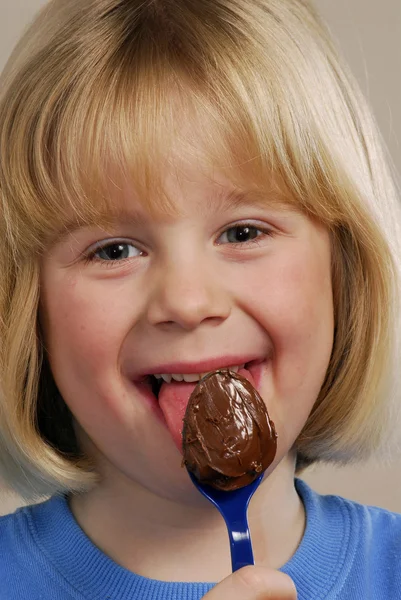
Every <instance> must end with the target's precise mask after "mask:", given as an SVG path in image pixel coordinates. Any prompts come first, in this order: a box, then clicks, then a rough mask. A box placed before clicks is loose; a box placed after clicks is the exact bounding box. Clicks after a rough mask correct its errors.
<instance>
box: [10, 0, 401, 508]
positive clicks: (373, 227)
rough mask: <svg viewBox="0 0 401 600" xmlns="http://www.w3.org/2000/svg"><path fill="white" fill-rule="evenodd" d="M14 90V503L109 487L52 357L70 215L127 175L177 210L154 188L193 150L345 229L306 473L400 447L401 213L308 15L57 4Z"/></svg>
mask: <svg viewBox="0 0 401 600" xmlns="http://www.w3.org/2000/svg"><path fill="white" fill-rule="evenodd" d="M0 86H1V88H0V89H1V92H0V149H1V157H2V158H1V164H0V200H1V216H0V236H1V240H2V244H1V245H0V327H1V330H0V331H1V332H0V336H1V349H0V387H1V402H0V473H1V474H2V475H3V478H4V479H5V480H6V481H8V482H9V483H10V485H11V486H12V487H13V488H14V489H15V490H16V491H17V492H19V493H20V494H22V496H23V497H25V498H26V499H33V498H36V497H39V496H41V495H44V494H50V493H54V492H63V491H66V490H71V491H72V490H84V489H87V488H88V487H90V486H91V485H93V484H94V482H95V481H96V473H95V472H94V469H93V466H92V465H91V462H90V459H89V458H88V457H85V456H83V455H82V453H81V452H80V450H79V448H78V445H77V442H76V438H75V434H74V428H73V417H72V415H71V414H70V412H69V410H68V408H67V407H66V405H65V403H64V402H63V400H62V398H60V395H59V393H58V391H57V386H56V384H55V382H54V380H53V378H52V375H51V370H50V367H49V363H48V360H47V357H46V352H45V348H44V343H43V340H42V336H41V331H40V323H39V318H38V306H39V301H40V288H39V276H40V268H39V263H40V257H41V255H42V253H43V252H44V251H45V250H46V249H47V248H48V247H49V245H50V244H51V243H52V240H54V239H57V235H59V233H60V231H63V229H65V228H66V227H68V226H69V225H68V222H69V221H70V220H71V215H73V218H74V219H75V220H76V221H77V222H80V223H86V222H94V221H99V220H100V219H101V220H105V219H106V220H107V216H106V215H107V214H110V211H111V212H112V211H113V206H110V203H109V201H108V195H107V187H108V186H109V185H110V181H112V179H111V175H110V173H111V172H112V171H113V168H115V169H116V170H117V171H118V172H119V173H120V174H121V175H122V176H123V177H129V178H131V180H132V181H133V182H134V184H135V186H136V188H138V190H139V191H140V194H139V195H140V197H142V198H143V202H146V204H147V206H148V207H149V208H150V210H155V209H157V210H169V208H171V207H169V199H168V198H167V196H166V195H165V194H163V188H162V181H160V178H159V177H158V173H160V172H161V171H162V169H160V165H161V164H162V163H163V162H166V161H167V162H168V155H169V151H170V150H172V149H173V148H174V147H176V146H177V145H179V143H181V142H182V144H185V148H184V151H183V154H184V155H188V156H190V157H193V156H198V157H199V156H200V154H201V160H200V161H199V164H200V165H201V164H203V163H202V161H206V163H207V164H209V165H210V164H211V165H214V166H215V168H218V169H221V170H225V171H226V172H227V173H228V174H229V175H230V177H231V178H232V179H233V181H235V182H237V183H239V184H240V183H241V181H242V182H244V181H245V182H246V181H247V182H249V181H251V182H252V183H253V185H254V186H255V187H257V188H258V189H259V190H262V191H263V190H270V189H271V185H272V184H271V182H272V175H274V176H277V177H278V178H279V180H280V181H281V182H282V183H283V186H284V187H285V189H286V190H287V193H288V198H289V201H290V202H293V203H295V204H296V205H297V206H298V207H299V208H300V209H302V210H303V211H305V213H306V214H307V215H309V216H311V217H312V218H316V219H318V220H319V222H321V223H323V224H325V225H326V226H327V227H328V228H329V230H330V232H331V237H332V247H333V267H332V268H333V275H332V276H333V294H334V306H335V339H334V345H333V351H332V356H331V361H330V365H329V368H328V371H327V376H326V380H325V382H324V384H323V387H322V389H321V392H320V394H319V397H318V398H317V400H316V403H315V406H314V409H313V411H312V413H311V415H310V417H309V419H308V421H307V423H306V425H305V427H304V429H303V431H302V432H301V435H300V436H299V438H298V440H297V441H296V450H297V453H298V468H301V467H302V466H305V465H307V464H310V463H312V462H314V461H317V460H325V461H337V462H346V461H349V460H354V459H362V458H366V457H368V456H369V455H370V454H371V453H372V452H373V451H377V450H378V449H379V448H383V447H384V442H385V441H386V439H387V437H388V432H389V422H390V421H392V422H393V423H394V419H395V416H396V410H395V406H396V402H397V400H398V398H397V397H396V389H397V381H396V376H397V368H396V362H395V361H396V358H397V357H398V356H399V354H398V344H399V336H400V327H399V322H398V319H399V316H398V315H399V297H398V288H399V260H400V246H399V241H398V240H399V235H398V227H399V224H400V223H401V218H400V210H399V205H398V201H397V197H396V192H395V189H394V185H393V183H392V180H391V177H390V175H389V173H388V170H387V167H386V164H385V160H384V158H383V153H382V150H381V143H380V140H379V135H378V133H377V128H376V126H375V124H374V122H373V119H372V117H371V114H370V111H369V109H368V108H367V106H366V103H365V101H364V99H363V97H362V95H361V94H360V92H359V91H358V88H357V86H356V85H355V83H354V81H353V79H352V77H351V75H350V74H349V72H348V71H347V69H346V68H345V67H344V66H342V65H341V63H340V61H339V59H338V57H337V54H336V51H335V50H334V49H333V46H332V43H331V41H330V39H329V36H328V34H327V32H326V29H325V28H324V26H323V25H322V24H321V22H320V20H319V18H318V16H317V15H316V13H315V11H314V9H313V8H312V6H311V5H310V4H309V2H307V1H306V0H141V1H139V0H53V1H51V2H50V3H49V4H48V5H46V6H45V7H44V9H43V10H42V11H41V13H40V14H39V15H38V17H37V19H36V20H35V22H34V23H33V24H32V26H31V27H30V28H29V29H28V31H27V32H26V33H25V35H24V36H23V38H22V40H21V41H20V43H19V44H18V46H17V48H16V49H15V51H14V53H13V55H12V56H11V58H10V61H9V63H8V65H7V67H6V69H5V71H4V73H3V75H2V79H1V81H0ZM184 121H187V122H188V123H191V122H193V123H196V124H197V135H196V139H194V140H193V143H192V141H191V139H188V136H187V137H185V136H182V123H183V122H184ZM181 138H182V139H181ZM200 148H202V149H203V151H202V152H201V151H200ZM112 183H113V184H114V182H113V181H112ZM156 191H157V193H156Z"/></svg>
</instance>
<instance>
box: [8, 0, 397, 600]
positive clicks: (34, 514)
mask: <svg viewBox="0 0 401 600" xmlns="http://www.w3.org/2000/svg"><path fill="white" fill-rule="evenodd" d="M0 144H1V157H2V159H1V165H0V198H1V206H2V210H1V216H0V235H1V240H2V244H1V248H0V266H1V268H0V277H1V285H0V316H1V319H0V323H1V350H0V352H1V354H0V356H1V361H0V365H1V367H0V368H1V376H0V381H1V404H0V407H1V415H0V423H1V425H0V427H1V430H0V431H1V434H0V456H1V474H2V476H3V477H4V478H5V480H6V481H8V482H9V484H10V485H11V486H12V487H13V488H14V489H15V490H16V491H17V492H19V493H20V494H21V495H22V496H23V497H24V498H25V499H27V500H29V501H34V500H37V499H39V498H42V497H43V495H50V496H51V497H50V499H49V500H47V501H45V502H42V503H40V504H38V505H34V506H30V507H27V508H23V509H20V510H19V511H17V512H16V513H15V514H14V515H10V516H8V517H4V518H3V519H1V520H0V539H1V544H0V582H1V583H0V586H1V587H0V589H1V597H3V598H7V600H14V599H18V600H23V599H28V598H29V600H33V599H35V600H38V599H39V598H41V599H50V598H51V599H52V600H54V599H55V598H57V599H62V600H67V599H68V600H70V599H72V598H74V599H77V598H79V599H83V598H85V599H99V600H100V599H101V600H104V599H105V598H113V600H128V598H130V599H131V598H152V599H153V598H154V599H167V598H174V599H179V600H181V599H188V600H190V599H197V598H200V597H202V596H204V595H205V594H206V596H207V597H208V598H210V600H222V599H223V598H224V599H225V598H230V599H233V600H236V599H237V598H238V600H239V599H242V600H244V599H248V598H249V599H251V598H252V599H256V598H274V599H276V600H278V599H287V600H289V599H291V600H293V599H294V598H295V597H296V596H297V597H298V598H299V599H300V600H311V599H312V598H313V599H314V598H316V599H317V598H326V599H328V598H332V599H334V598H341V599H344V600H353V599H356V598H358V599H360V598H364V599H368V598H375V600H381V599H386V600H388V598H392V599H393V600H394V599H397V598H401V570H400V569H399V565H398V563H399V559H398V557H399V556H400V553H401V517H400V516H397V515H393V514H390V513H388V512H386V511H383V510H379V509H374V508H368V507H362V506H359V505H357V504H353V503H351V502H349V501H346V500H344V499H341V498H338V497H320V496H318V495H317V494H315V493H314V492H313V491H312V490H311V489H310V488H308V487H307V486H306V485H305V484H304V483H303V482H302V481H301V480H299V479H296V478H295V474H299V473H300V472H301V471H302V469H304V468H305V467H306V466H308V465H310V464H312V463H313V462H315V461H318V460H319V461H331V462H338V463H347V462H349V461H351V460H360V459H364V458H366V457H368V456H370V455H371V454H372V453H373V452H379V450H380V451H381V452H383V451H384V450H386V449H387V451H388V449H389V448H391V447H392V446H391V445H390V444H388V443H387V442H389V441H391V440H390V431H391V430H390V425H391V426H392V427H393V430H394V431H395V430H396V425H397V418H398V412H397V411H396V410H395V406H396V404H397V401H398V396H397V381H396V375H397V370H399V369H397V364H396V358H397V356H398V344H399V334H400V330H399V322H398V315H399V297H398V289H399V260H400V247H399V241H398V240H399V235H397V233H398V229H399V225H400V223H401V219H400V210H399V204H398V201H397V198H396V194H395V191H394V187H393V185H392V182H391V179H390V176H389V174H388V172H387V169H386V166H385V162H384V160H383V156H382V152H381V149H380V143H379V141H378V134H377V131H376V128H375V125H374V123H373V121H372V118H371V116H370V114H369V111H368V109H367V107H366V105H365V102H364V100H363V98H362V97H361V95H360V93H359V91H358V89H357V87H356V86H355V84H354V82H353V80H352V78H351V76H350V74H349V73H348V71H347V70H346V69H345V68H344V67H343V66H342V65H341V64H340V62H339V60H338V58H337V56H336V53H335V51H334V50H333V47H332V45H331V42H330V41H329V38H328V36H327V33H326V30H325V28H324V26H323V25H322V24H321V23H320V21H319V18H318V17H317V15H316V13H315V11H314V9H313V8H312V7H311V6H310V4H309V2H307V1H306V0H141V1H140V2H139V0H52V1H51V2H50V3H49V4H48V5H47V6H45V8H44V9H43V10H42V12H41V14H40V15H39V16H38V18H37V20H36V21H35V22H34V23H33V25H32V26H31V28H30V29H29V30H28V31H27V32H26V34H25V36H24V38H23V39H22V41H21V42H20V44H19V45H18V47H17V48H16V50H15V52H14V54H13V56H12V57H11V59H10V62H9V64H8V66H7V67H6V70H5V72H4V74H3V78H2V82H1V99H0ZM224 367H230V368H233V369H237V368H239V367H244V368H245V369H246V372H247V373H248V377H249V378H250V379H251V380H252V381H253V382H254V384H255V385H256V387H257V388H258V390H259V392H260V394H261V395H262V397H263V398H264V400H265V402H266V404H267V407H268V410H269V413H270V415H271V416H272V418H273V420H274V421H275V424H276V429H277V432H278V450H277V455H276V458H275V460H274V462H273V464H272V465H271V467H269V469H268V471H267V472H266V477H265V480H264V482H263V484H262V485H261V486H260V488H259V489H258V491H257V493H256V495H255V496H254V498H253V500H252V504H251V507H250V511H249V520H250V526H251V530H252V536H253V546H254V552H255V558H256V563H257V566H256V567H249V568H246V569H244V570H240V571H238V572H237V573H236V574H234V575H229V572H230V566H229V565H230V558H229V548H228V543H227V535H226V531H225V526H224V524H223V523H222V520H221V518H220V516H219V515H218V514H217V511H215V509H214V508H213V507H212V506H211V505H209V504H208V503H207V502H206V501H205V500H204V499H203V498H202V497H201V496H200V495H199V493H198V492H197V490H196V489H195V488H194V487H193V486H192V484H191V482H190V480H189V478H188V475H187V473H186V472H185V470H184V469H182V468H181V452H180V430H181V422H182V415H183V412H184V410H185V406H186V403H187V402H188V398H189V395H190V393H191V392H192V390H193V389H194V386H195V385H196V380H197V379H199V377H200V376H201V375H202V373H205V372H209V371H212V370H214V369H217V368H224ZM160 376H162V378H160ZM161 382H162V385H161V386H160V383H161ZM221 580H222V581H221ZM205 582H207V583H205ZM213 582H220V583H219V584H217V585H216V586H215V587H214V584H213Z"/></svg>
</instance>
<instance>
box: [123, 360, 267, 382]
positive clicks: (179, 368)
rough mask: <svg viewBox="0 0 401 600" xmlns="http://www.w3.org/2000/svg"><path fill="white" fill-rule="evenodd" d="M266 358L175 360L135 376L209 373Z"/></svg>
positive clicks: (136, 377) (141, 377) (140, 377)
mask: <svg viewBox="0 0 401 600" xmlns="http://www.w3.org/2000/svg"><path fill="white" fill-rule="evenodd" d="M263 360H264V359H262V358H260V356H255V355H252V356H250V355H247V356H244V355H243V356H220V357H217V358H207V359H204V360H201V361H196V362H174V363H162V364H158V365H152V366H149V367H148V368H146V369H141V371H140V372H139V373H138V374H137V375H136V376H135V379H136V380H140V379H143V378H144V377H146V376H148V375H161V374H164V373H166V374H167V373H168V374H172V375H179V374H195V373H199V374H201V373H208V372H209V371H216V370H217V369H226V368H227V367H233V366H235V365H244V364H248V363H251V362H262V361H263Z"/></svg>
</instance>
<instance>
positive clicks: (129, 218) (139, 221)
mask: <svg viewBox="0 0 401 600" xmlns="http://www.w3.org/2000/svg"><path fill="white" fill-rule="evenodd" d="M249 204H250V205H253V206H259V207H262V208H266V207H268V206H269V205H272V204H273V205H280V204H281V205H283V204H285V202H284V200H283V199H282V198H280V197H279V195H277V194H276V193H273V191H271V192H270V193H268V192H261V191H255V190H238V189H234V190H231V191H229V192H228V193H227V190H221V191H220V192H218V193H217V194H213V195H209V196H208V197H207V198H206V200H205V207H206V208H207V209H208V210H210V209H213V210H214V212H218V211H226V210H227V211H228V210H232V209H237V208H240V207H242V206H246V205H249ZM202 206H203V204H202ZM145 222H146V218H144V216H143V213H141V212H140V211H137V210H135V209H133V210H120V211H118V212H116V213H105V214H104V215H102V214H99V220H98V221H85V220H81V221H80V220H78V219H75V220H72V221H69V222H67V223H65V224H64V225H63V226H62V227H61V228H60V229H59V230H58V231H57V233H56V234H55V236H54V242H55V243H59V242H61V241H63V240H65V239H66V238H67V237H68V236H69V235H72V234H73V233H75V232H76V231H78V230H80V229H84V228H90V227H104V228H107V227H108V226H110V227H113V225H114V224H116V225H118V224H121V223H135V224H136V225H144V224H145Z"/></svg>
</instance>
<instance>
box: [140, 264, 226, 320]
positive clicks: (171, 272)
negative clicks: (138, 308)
mask: <svg viewBox="0 0 401 600" xmlns="http://www.w3.org/2000/svg"><path fill="white" fill-rule="evenodd" d="M153 283H154V285H153V287H152V293H151V294H150V298H149V302H148V310H147V318H148V322H149V323H151V324H152V325H171V326H173V325H174V324H175V325H177V326H179V327H181V328H183V329H186V330H191V329H194V328H196V327H198V326H199V325H200V324H201V323H203V322H205V321H210V322H215V323H216V324H217V323H218V322H222V321H224V320H225V319H227V317H228V316H229V314H230V312H231V304H230V299H229V293H228V291H226V290H225V288H224V286H223V285H222V282H221V281H219V278H218V275H217V273H216V272H213V269H212V268H210V267H209V268H207V267H206V266H205V263H204V261H202V260H198V261H193V260H188V258H187V260H185V259H184V260H180V261H177V260H176V261H174V262H173V261H171V262H170V263H169V264H164V265H163V267H160V269H159V270H158V273H157V276H156V277H155V281H154V282H153Z"/></svg>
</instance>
